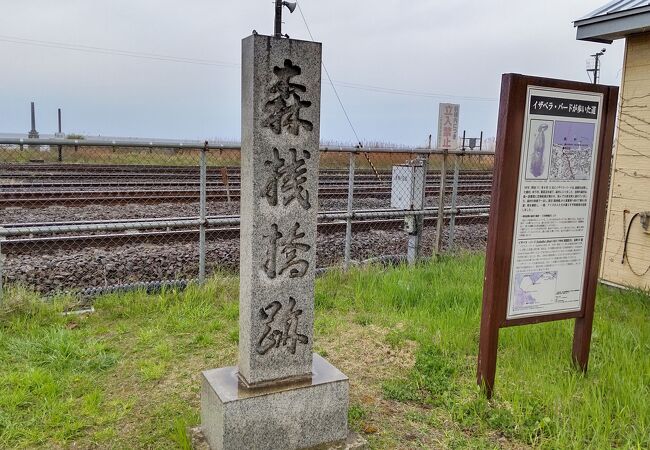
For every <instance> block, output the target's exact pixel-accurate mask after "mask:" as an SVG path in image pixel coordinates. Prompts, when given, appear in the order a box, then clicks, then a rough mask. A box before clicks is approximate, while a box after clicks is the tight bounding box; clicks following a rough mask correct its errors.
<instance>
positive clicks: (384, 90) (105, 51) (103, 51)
mask: <svg viewBox="0 0 650 450" xmlns="http://www.w3.org/2000/svg"><path fill="white" fill-rule="evenodd" d="M300 13H301V15H302V17H303V21H304V22H305V26H306V27H307V31H308V33H309V34H310V36H311V30H310V29H309V25H307V22H306V20H305V17H304V14H303V12H302V9H300ZM312 40H314V39H313V36H312ZM0 42H8V43H13V44H21V45H30V46H36V47H44V48H56V49H61V50H72V51H78V52H84V53H95V54H100V55H112V56H126V57H131V58H137V59H148V60H153V61H163V62H175V63H184V64H195V65H202V66H215V67H223V68H239V67H241V64H238V63H233V62H227V61H219V60H212V59H201V58H186V57H183V56H175V55H164V54H158V53H146V52H136V51H130V50H120V49H116V48H109V47H98V46H91V45H82V44H69V43H65V42H57V41H47V40H38V39H28V38H22V37H17V36H8V35H0ZM323 68H324V69H325V73H326V74H327V76H328V77H327V78H328V83H329V84H330V85H332V86H334V88H333V89H334V92H335V94H336V96H337V98H338V99H339V101H340V95H339V93H338V90H337V89H336V86H335V85H338V86H340V87H344V88H347V89H357V90H363V91H369V92H377V93H381V94H393V95H405V96H412V97H422V98H448V99H458V100H464V101H474V102H496V101H497V100H498V99H497V98H492V97H477V96H463V95H454V94H443V93H434V92H426V91H412V90H406V89H397V88H391V87H386V86H375V85H370V84H365V83H354V82H350V81H341V80H333V79H332V78H331V77H330V76H329V72H328V71H327V68H326V67H325V66H323ZM340 103H342V102H340ZM342 109H345V108H342ZM346 114H347V111H346ZM348 119H349V117H348ZM348 121H349V122H351V121H350V120H348ZM352 128H354V126H352ZM355 131H356V130H355ZM355 135H356V133H355ZM357 140H358V137H357Z"/></svg>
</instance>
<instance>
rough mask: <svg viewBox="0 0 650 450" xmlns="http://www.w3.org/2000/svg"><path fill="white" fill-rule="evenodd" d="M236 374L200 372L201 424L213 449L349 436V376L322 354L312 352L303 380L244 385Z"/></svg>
mask: <svg viewBox="0 0 650 450" xmlns="http://www.w3.org/2000/svg"><path fill="white" fill-rule="evenodd" d="M237 372H238V371H237V367H224V368H221V369H213V370H206V371H204V372H203V373H202V386H201V428H202V431H203V434H204V436H205V438H206V440H207V441H208V444H209V445H210V448H211V449H213V450H238V449H242V450H262V449H268V450H279V449H282V450H297V449H306V448H312V447H317V446H321V445H323V444H328V443H333V444H336V443H339V442H345V440H346V439H347V438H348V387H349V384H348V377H346V376H345V375H344V374H343V373H342V372H341V371H340V370H338V369H337V368H336V367H334V366H333V365H331V364H330V363H329V362H327V360H325V359H324V358H323V357H321V356H319V355H317V354H314V362H313V370H312V373H313V376H312V379H311V380H309V381H305V382H297V383H293V384H283V385H278V386H270V387H266V388H258V389H246V388H243V387H242V386H241V385H240V383H239V379H238V373H237ZM343 448H345V447H343Z"/></svg>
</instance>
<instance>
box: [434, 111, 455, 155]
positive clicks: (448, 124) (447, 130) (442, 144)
mask: <svg viewBox="0 0 650 450" xmlns="http://www.w3.org/2000/svg"><path fill="white" fill-rule="evenodd" d="M439 108H440V109H439V112H438V145H437V148H439V149H455V148H456V147H458V119H459V117H460V105H457V104H454V103H440V107H439Z"/></svg>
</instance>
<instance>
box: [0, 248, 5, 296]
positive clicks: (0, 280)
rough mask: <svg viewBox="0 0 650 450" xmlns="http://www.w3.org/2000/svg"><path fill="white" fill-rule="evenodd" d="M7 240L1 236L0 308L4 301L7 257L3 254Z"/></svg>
mask: <svg viewBox="0 0 650 450" xmlns="http://www.w3.org/2000/svg"><path fill="white" fill-rule="evenodd" d="M4 240H5V237H4V236H0V306H2V303H3V300H4V275H5V273H4V264H5V257H4V255H3V254H2V241H4Z"/></svg>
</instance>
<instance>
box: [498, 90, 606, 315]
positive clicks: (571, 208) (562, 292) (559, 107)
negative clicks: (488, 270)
mask: <svg viewBox="0 0 650 450" xmlns="http://www.w3.org/2000/svg"><path fill="white" fill-rule="evenodd" d="M527 101H528V107H527V108H526V117H525V122H524V127H525V128H524V133H523V142H522V143H521V152H522V157H521V163H520V173H519V187H518V190H517V193H518V194H517V195H518V198H517V209H516V213H515V235H514V240H513V248H512V264H511V272H510V290H509V292H510V293H509V297H508V309H507V319H517V318H525V317H532V316H539V315H546V314H556V313H561V312H571V311H579V310H580V308H581V306H582V289H583V283H584V276H585V261H586V258H587V243H588V241H589V238H588V236H589V230H590V226H591V224H590V220H591V208H592V197H593V196H592V193H593V190H594V185H595V175H594V174H595V164H596V160H597V157H598V155H597V154H596V153H597V151H596V149H597V148H598V143H597V137H598V129H599V121H600V111H601V104H602V96H601V94H591V93H585V92H574V91H566V90H553V89H548V88H536V87H532V86H531V87H529V88H528V97H527Z"/></svg>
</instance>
